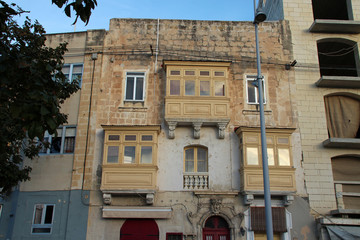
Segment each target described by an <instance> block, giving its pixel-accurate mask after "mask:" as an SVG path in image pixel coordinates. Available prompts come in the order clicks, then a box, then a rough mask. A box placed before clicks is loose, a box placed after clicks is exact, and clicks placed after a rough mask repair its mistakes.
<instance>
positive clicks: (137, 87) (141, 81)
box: [125, 72, 145, 101]
mask: <svg viewBox="0 0 360 240" xmlns="http://www.w3.org/2000/svg"><path fill="white" fill-rule="evenodd" d="M125 89H126V90H125V101H144V99H145V96H144V95H145V73H144V72H127V73H126V86H125Z"/></svg>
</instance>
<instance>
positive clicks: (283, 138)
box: [278, 137, 289, 144]
mask: <svg viewBox="0 0 360 240" xmlns="http://www.w3.org/2000/svg"><path fill="white" fill-rule="evenodd" d="M278 143H280V144H289V138H287V137H286V138H285V137H279V138H278Z"/></svg>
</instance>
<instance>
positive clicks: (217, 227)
mask: <svg viewBox="0 0 360 240" xmlns="http://www.w3.org/2000/svg"><path fill="white" fill-rule="evenodd" d="M203 240H230V230H229V225H228V224H227V222H226V221H225V219H223V218H222V217H218V216H213V217H210V218H209V219H208V220H206V223H205V227H204V228H203Z"/></svg>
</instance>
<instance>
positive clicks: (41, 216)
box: [31, 204, 55, 234]
mask: <svg viewBox="0 0 360 240" xmlns="http://www.w3.org/2000/svg"><path fill="white" fill-rule="evenodd" d="M54 213H55V205H54V204H35V207H34V215H33V221H32V226H31V233H32V234H51V231H52V227H53V222H54Z"/></svg>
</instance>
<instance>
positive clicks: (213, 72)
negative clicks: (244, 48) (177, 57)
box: [165, 62, 229, 97]
mask: <svg viewBox="0 0 360 240" xmlns="http://www.w3.org/2000/svg"><path fill="white" fill-rule="evenodd" d="M165 64H170V62H169V63H165ZM203 65H204V63H199V65H196V63H189V62H181V63H180V62H176V63H175V65H169V66H167V84H168V87H167V96H185V97H224V96H226V81H227V66H228V65H229V64H227V63H226V64H225V63H217V65H219V66H203ZM209 65H211V64H210V63H209Z"/></svg>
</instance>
